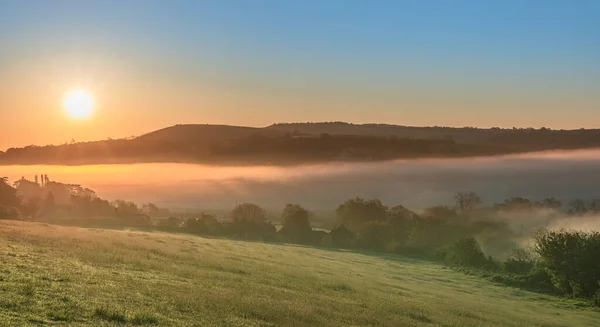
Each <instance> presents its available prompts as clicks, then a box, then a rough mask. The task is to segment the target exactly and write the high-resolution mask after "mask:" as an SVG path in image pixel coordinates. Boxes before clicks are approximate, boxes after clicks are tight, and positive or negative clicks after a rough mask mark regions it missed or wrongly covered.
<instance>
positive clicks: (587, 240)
mask: <svg viewBox="0 0 600 327" xmlns="http://www.w3.org/2000/svg"><path fill="white" fill-rule="evenodd" d="M534 241H535V243H534V244H535V245H534V251H535V252H536V253H537V254H538V255H539V256H540V260H541V262H542V264H543V265H544V267H545V268H546V270H547V272H548V274H549V275H550V277H551V279H552V284H553V285H554V287H556V289H557V290H559V291H560V292H562V293H563V294H568V295H572V296H584V297H591V296H593V295H594V294H597V292H598V288H599V284H598V281H599V280H600V265H598V257H600V233H598V232H590V233H584V232H575V231H566V230H559V231H542V232H540V233H538V234H536V235H535V236H534Z"/></svg>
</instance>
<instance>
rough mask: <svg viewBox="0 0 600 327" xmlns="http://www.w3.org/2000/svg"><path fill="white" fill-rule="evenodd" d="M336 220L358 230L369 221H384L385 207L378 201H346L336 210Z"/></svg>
mask: <svg viewBox="0 0 600 327" xmlns="http://www.w3.org/2000/svg"><path fill="white" fill-rule="evenodd" d="M336 214H337V217H338V219H339V220H340V221H341V222H342V223H343V224H344V225H346V226H347V227H348V228H350V229H354V230H359V229H361V228H362V226H363V225H364V224H365V223H367V222H369V221H385V220H386V219H387V207H386V206H384V205H383V203H381V201H380V200H379V199H372V200H365V199H363V198H354V199H349V200H346V202H344V203H343V204H341V205H340V206H339V207H338V208H337V209H336Z"/></svg>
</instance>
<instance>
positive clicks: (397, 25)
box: [0, 0, 600, 147]
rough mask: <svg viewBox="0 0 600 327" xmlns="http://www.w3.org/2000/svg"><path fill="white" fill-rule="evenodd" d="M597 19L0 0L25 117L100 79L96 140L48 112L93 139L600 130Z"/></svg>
mask: <svg viewBox="0 0 600 327" xmlns="http://www.w3.org/2000/svg"><path fill="white" fill-rule="evenodd" d="M598 17H600V1H586V0H578V1H575V0H573V1H553V0H547V1H539V0H529V1H513V0H508V1H471V0H468V1H467V0H464V1H460V0H456V1H450V0H447V1H442V0H439V1H427V0H422V1H400V0H397V1H383V0H382V1H352V0H347V1H338V0H331V1H312V0H308V1H271V0H269V1H267V0H255V1H249V0H248V1H208V0H207V1H177V0H174V1H157V0H150V1H133V0H132V1H50V0H48V1H41V0H40V1H28V0H21V1H12V0H11V1H7V0H0V71H3V72H4V74H3V75H4V76H0V98H2V96H3V95H4V96H5V99H8V100H5V101H4V102H3V101H1V100H0V111H7V110H9V109H8V108H10V110H11V111H17V112H19V114H18V117H17V116H16V117H15V119H16V121H17V125H18V126H21V127H23V128H25V127H27V123H26V122H27V121H28V120H27V119H25V116H26V115H24V113H28V112H29V113H31V114H32V115H36V114H41V113H42V112H41V111H43V110H52V109H51V108H52V106H53V105H55V103H54V102H59V101H60V100H59V99H58V100H56V101H54V98H55V97H56V94H58V93H60V92H61V91H62V89H64V88H65V87H68V86H69V85H70V83H71V84H77V83H87V84H86V85H91V86H92V87H90V88H91V89H92V92H94V93H96V94H95V96H96V97H97V98H98V99H97V101H98V103H99V104H102V103H103V104H104V105H102V106H100V105H99V107H98V119H97V121H96V125H97V129H98V131H97V132H96V133H95V134H94V135H91V134H90V135H87V134H86V135H84V134H85V133H84V134H82V131H89V126H86V127H85V128H83V127H82V128H80V127H78V126H73V125H72V124H71V125H69V124H70V123H65V122H60V121H58V119H59V118H57V117H58V116H57V115H54V116H52V115H50V116H51V117H50V116H48V117H49V118H52V119H56V124H55V126H56V128H57V129H61V130H63V129H64V128H65V126H70V127H69V128H70V129H69V131H72V134H73V135H74V136H79V135H81V138H88V137H98V136H100V135H103V133H104V134H107V133H106V132H105V131H104V132H103V129H104V130H106V129H107V128H108V126H111V129H110V131H111V132H113V133H112V134H111V135H113V134H114V135H122V134H130V133H131V134H136V133H139V132H141V131H142V129H148V128H154V127H161V126H159V125H161V124H171V123H185V122H199V123H202V122H208V123H226V124H245V125H254V126H262V125H268V124H270V123H272V122H278V121H321V120H344V121H352V122H387V123H397V124H404V125H452V126H463V125H475V126H505V127H512V126H536V127H539V126H550V127H555V128H576V127H579V126H583V127H598V126H597V125H595V122H594V121H593V118H595V112H596V111H597V109H598V105H599V104H600V96H599V95H597V94H596V93H600V92H598V90H600V59H599V58H600V19H598ZM42 81H43V82H42ZM52 81H60V82H55V83H54V82H52ZM48 85H51V86H50V87H46V86H48ZM25 88H29V89H28V90H27V91H24V89H25ZM49 90H51V91H49ZM126 90H128V91H129V92H128V93H127V92H126ZM28 92H34V93H35V94H40V97H39V101H37V102H35V103H34V102H31V101H29V102H28V101H27V100H26V99H21V98H18V97H17V94H19V96H21V97H23V96H24V95H26V94H28ZM6 96H8V98H7V97H6ZM44 101H46V102H47V103H45V102H44ZM52 101H54V102H52ZM50 102H51V103H50ZM45 104H46V105H47V106H45ZM167 107H168V108H167ZM14 108H20V109H19V110H15V109H14ZM116 108H118V110H117V109H116ZM117 111H118V113H117ZM140 112H144V116H143V118H140V119H138V120H137V121H136V124H133V123H128V124H127V123H123V126H120V127H115V126H114V124H113V125H111V124H110V121H111V119H119V120H125V121H129V120H131V118H132V117H134V116H135V117H139V116H140ZM128 113H129V115H128ZM15 115H17V114H15ZM19 117H21V118H19ZM21 121H23V122H21ZM19 124H20V125H19ZM61 137H63V136H61ZM0 147H1V145H0Z"/></svg>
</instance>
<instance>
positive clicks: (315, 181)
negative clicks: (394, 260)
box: [1, 150, 600, 210]
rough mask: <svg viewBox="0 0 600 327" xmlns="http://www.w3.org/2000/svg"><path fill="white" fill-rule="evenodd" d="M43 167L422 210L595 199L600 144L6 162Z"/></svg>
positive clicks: (209, 195) (105, 189)
mask: <svg viewBox="0 0 600 327" xmlns="http://www.w3.org/2000/svg"><path fill="white" fill-rule="evenodd" d="M39 173H43V174H48V175H50V176H51V178H52V179H56V180H60V181H64V182H69V183H77V184H81V185H84V186H86V187H90V188H92V189H94V190H96V191H97V193H98V194H99V195H100V196H102V197H104V198H108V199H117V198H122V199H129V200H133V201H138V202H147V201H152V202H155V203H158V204H160V205H163V206H169V207H174V208H200V207H202V208H211V209H221V208H223V209H229V208H231V207H232V206H233V205H234V204H235V203H239V202H245V201H248V202H257V203H261V204H263V205H264V206H265V207H271V208H275V209H279V208H281V207H282V206H283V205H284V204H285V203H289V202H291V203H302V204H303V205H305V206H307V207H309V208H311V209H313V210H331V209H333V208H335V207H336V206H337V204H339V203H340V202H342V201H344V200H345V199H347V198H349V197H354V196H361V197H364V198H373V197H377V198H380V199H381V200H382V201H384V202H385V203H389V204H390V205H391V204H403V205H405V206H407V207H409V208H412V209H419V208H423V207H427V206H431V205H437V204H451V203H452V202H453V200H452V195H453V194H454V193H455V192H456V191H460V190H469V191H474V192H476V193H478V194H479V195H480V196H481V197H482V199H483V201H484V203H493V202H497V201H501V200H503V199H505V198H507V197H514V196H521V197H527V198H530V199H532V200H536V199H542V198H546V197H550V196H554V197H557V198H559V199H560V200H563V201H569V200H570V199H573V198H582V199H588V198H593V197H596V196H597V194H598V185H600V151H598V150H587V151H567V152H541V153H532V154H526V155H514V156H504V157H485V158H467V159H443V160H442V159H423V160H399V161H389V162H380V163H338V164H323V165H305V166H295V167H271V166H255V167H231V166H229V167H226V166H208V165H196V164H133V165H92V166H75V167H73V166H39V165H34V166H6V167H2V174H1V175H3V176H7V177H9V179H10V180H16V179H18V178H20V177H21V176H26V177H29V178H31V177H32V176H33V175H35V174H39Z"/></svg>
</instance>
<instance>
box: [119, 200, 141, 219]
mask: <svg viewBox="0 0 600 327" xmlns="http://www.w3.org/2000/svg"><path fill="white" fill-rule="evenodd" d="M112 206H113V207H114V208H115V212H116V213H117V215H118V216H135V215H137V214H139V213H140V209H139V208H138V206H137V205H136V204H135V203H133V202H129V201H124V200H116V201H114V202H113V203H112Z"/></svg>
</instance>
